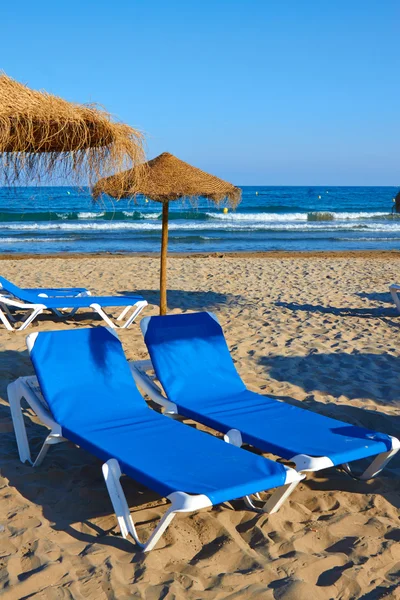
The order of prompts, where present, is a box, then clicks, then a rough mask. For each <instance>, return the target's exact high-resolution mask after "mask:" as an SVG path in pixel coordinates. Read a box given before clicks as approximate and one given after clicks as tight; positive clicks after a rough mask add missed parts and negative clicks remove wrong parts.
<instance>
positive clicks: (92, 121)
mask: <svg viewBox="0 0 400 600" xmlns="http://www.w3.org/2000/svg"><path fill="white" fill-rule="evenodd" d="M142 142H143V138H142V134H141V133H140V132H138V131H136V130H135V129H133V128H132V127H129V126H128V125H124V124H122V123H116V122H114V121H112V119H111V116H110V115H109V114H108V113H107V112H106V111H104V110H102V109H100V108H98V107H96V106H94V105H79V104H73V103H71V102H67V101H66V100H63V99H62V98H58V97H57V96H53V95H51V94H48V93H47V92H44V91H40V92H39V91H35V90H31V89H30V88H28V87H27V86H25V85H23V84H21V83H18V82H17V81H15V80H14V79H11V78H10V77H8V76H7V75H5V74H0V178H3V179H4V180H5V182H7V183H16V182H18V181H20V180H21V179H23V178H26V179H32V178H33V177H35V178H39V177H41V176H42V175H44V176H49V175H52V174H56V175H64V176H65V175H70V174H73V175H75V176H76V177H77V178H80V177H82V176H83V175H87V176H88V179H89V181H95V180H96V179H98V178H99V177H102V176H104V175H105V174H107V173H112V172H115V170H120V169H126V168H127V167H132V166H134V165H137V164H139V163H141V162H143V160H144V152H143V146H142ZM138 177H140V169H139V171H138Z"/></svg>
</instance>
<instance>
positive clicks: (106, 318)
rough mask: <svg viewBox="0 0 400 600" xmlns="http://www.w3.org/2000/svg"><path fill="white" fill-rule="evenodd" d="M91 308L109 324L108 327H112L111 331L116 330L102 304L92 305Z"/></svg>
mask: <svg viewBox="0 0 400 600" xmlns="http://www.w3.org/2000/svg"><path fill="white" fill-rule="evenodd" d="M90 308H93V310H94V311H95V312H97V314H99V315H100V317H101V318H102V319H103V320H104V321H105V322H106V323H107V325H108V326H109V327H111V329H116V326H115V325H114V323H113V322H112V321H111V319H110V317H109V316H108V315H106V313H105V312H104V310H103V309H102V308H101V306H100V304H95V303H94V304H91V305H90Z"/></svg>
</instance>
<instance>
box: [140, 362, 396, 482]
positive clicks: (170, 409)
mask: <svg viewBox="0 0 400 600" xmlns="http://www.w3.org/2000/svg"><path fill="white" fill-rule="evenodd" d="M129 366H130V368H131V372H132V375H133V378H134V380H135V381H136V384H137V385H138V386H139V387H140V388H141V389H142V390H143V391H144V392H145V393H146V394H147V395H148V396H149V397H150V398H151V399H152V400H153V401H154V402H156V403H157V404H159V405H160V406H162V407H163V408H164V409H165V410H164V414H167V415H169V416H174V415H178V414H179V413H178V408H177V406H176V404H174V403H173V402H170V401H169V400H168V399H167V398H166V397H165V396H164V395H163V394H162V392H161V389H160V387H159V386H158V385H157V384H156V383H155V376H154V375H153V376H151V375H150V374H149V372H153V373H154V367H153V365H152V362H151V360H139V361H134V362H131V363H130V365H129ZM389 438H390V439H391V441H392V448H391V449H390V450H389V451H388V452H382V453H381V454H378V455H377V456H376V457H375V458H373V459H372V462H371V464H370V465H369V466H368V467H367V468H366V469H365V471H364V472H363V473H361V475H356V474H355V473H353V471H352V469H351V467H350V465H349V463H344V464H343V465H340V466H341V467H342V468H343V469H344V470H345V471H346V473H348V474H349V475H350V476H351V477H354V478H355V479H361V480H366V479H372V478H373V477H376V475H378V474H379V473H380V472H381V471H382V469H384V468H385V466H386V465H387V464H388V462H389V461H390V460H391V459H392V458H393V456H394V455H395V454H396V453H397V452H398V451H399V449H400V441H399V440H398V439H397V438H395V437H393V436H389ZM224 440H225V441H226V442H228V443H229V444H233V445H235V446H238V447H241V446H242V444H243V442H242V434H241V432H240V431H238V430H237V429H231V430H230V431H228V432H227V433H226V434H225V435H224ZM289 461H290V462H292V463H294V464H295V465H296V470H297V471H298V472H299V473H307V472H317V471H321V470H323V469H328V468H330V467H334V464H333V462H332V461H331V459H330V458H329V457H328V456H308V455H307V454H297V455H296V456H293V457H292V458H290V459H289Z"/></svg>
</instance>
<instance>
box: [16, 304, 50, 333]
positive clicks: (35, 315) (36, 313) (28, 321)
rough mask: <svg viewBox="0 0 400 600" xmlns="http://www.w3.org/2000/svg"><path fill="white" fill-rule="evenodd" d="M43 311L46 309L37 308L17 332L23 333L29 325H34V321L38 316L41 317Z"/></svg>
mask: <svg viewBox="0 0 400 600" xmlns="http://www.w3.org/2000/svg"><path fill="white" fill-rule="evenodd" d="M43 310H44V308H42V307H40V308H39V307H38V308H35V310H33V311H32V313H31V314H30V315H29V316H28V317H27V318H26V319H25V321H24V322H23V323H22V325H21V327H18V328H17V331H22V330H23V329H26V328H27V327H28V325H30V324H31V323H32V321H34V320H35V319H36V317H37V316H38V315H40V313H42V312H43Z"/></svg>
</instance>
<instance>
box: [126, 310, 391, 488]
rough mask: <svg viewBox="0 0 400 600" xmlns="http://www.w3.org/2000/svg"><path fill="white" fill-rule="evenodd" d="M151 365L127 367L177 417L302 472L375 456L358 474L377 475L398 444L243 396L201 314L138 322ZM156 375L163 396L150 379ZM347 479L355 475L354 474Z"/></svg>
mask: <svg viewBox="0 0 400 600" xmlns="http://www.w3.org/2000/svg"><path fill="white" fill-rule="evenodd" d="M141 328H142V332H143V334H144V339H145V342H146V345H147V348H148V350H149V354H150V357H151V361H138V362H134V363H133V364H132V366H131V369H132V373H133V376H134V377H135V380H136V383H137V384H138V385H139V387H141V388H142V389H143V390H144V391H145V392H146V393H147V394H148V395H149V396H150V397H151V398H152V399H153V400H154V401H155V402H157V403H158V404H161V405H163V406H164V407H165V409H166V412H168V413H169V414H174V413H175V414H180V415H184V416H186V417H189V418H191V419H193V420H195V421H197V422H199V423H203V424H204V425H207V426H208V427H212V428H213V429H215V430H217V431H220V432H222V433H224V434H225V440H226V441H228V442H230V443H233V444H235V445H238V446H241V445H242V444H251V445H252V446H254V447H255V448H258V449H259V450H262V451H263V452H269V453H273V454H275V455H277V456H280V457H282V458H284V459H287V460H289V461H292V462H294V463H295V465H296V468H297V470H298V471H300V472H306V471H319V470H321V469H325V468H327V467H332V466H338V465H342V466H344V468H345V470H346V471H347V472H348V473H349V474H352V472H351V468H350V466H349V463H350V462H352V461H356V460H358V459H361V458H367V457H375V458H374V460H373V461H372V463H371V464H370V466H369V467H368V468H367V469H366V471H365V472H364V473H363V474H362V475H361V478H363V479H369V478H371V477H374V476H375V475H377V474H378V473H379V472H380V471H381V470H382V469H383V467H384V466H385V465H386V464H387V462H388V461H389V460H390V459H391V458H392V457H393V456H394V454H395V453H396V452H397V451H398V449H399V447H400V443H399V441H398V440H397V439H396V438H394V437H391V436H390V435H386V434H383V433H377V432H375V431H371V430H369V429H364V428H362V427H356V426H354V425H351V424H349V423H344V422H342V421H337V420H335V419H331V418H329V417H325V416H323V415H320V414H318V413H314V412H312V411H310V410H307V409H304V408H300V407H297V406H293V405H291V404H288V403H287V402H281V401H278V400H276V399H273V398H267V397H265V396H262V395H260V394H256V393H254V392H251V391H249V390H248V389H247V388H246V386H245V384H244V383H243V381H242V380H241V378H240V376H239V374H238V372H237V371H236V368H235V366H234V364H233V361H232V358H231V356H230V353H229V349H228V346H227V344H226V341H225V338H224V334H223V331H222V328H221V326H220V325H219V323H218V321H217V319H216V317H215V316H214V315H212V314H210V313H207V312H201V313H190V314H180V315H167V316H163V317H150V318H148V317H147V318H145V319H142V321H141ZM153 369H154V371H155V375H156V378H157V379H158V381H159V382H160V383H161V384H162V387H163V389H164V392H165V394H166V397H165V396H163V395H162V394H161V393H160V389H159V388H158V386H157V384H156V383H155V381H154V379H152V378H151V377H150V376H149V374H148V373H149V372H150V370H153ZM352 475H353V474H352Z"/></svg>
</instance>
